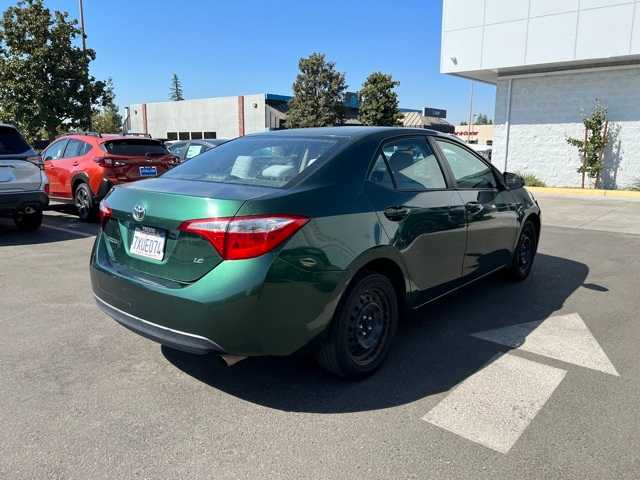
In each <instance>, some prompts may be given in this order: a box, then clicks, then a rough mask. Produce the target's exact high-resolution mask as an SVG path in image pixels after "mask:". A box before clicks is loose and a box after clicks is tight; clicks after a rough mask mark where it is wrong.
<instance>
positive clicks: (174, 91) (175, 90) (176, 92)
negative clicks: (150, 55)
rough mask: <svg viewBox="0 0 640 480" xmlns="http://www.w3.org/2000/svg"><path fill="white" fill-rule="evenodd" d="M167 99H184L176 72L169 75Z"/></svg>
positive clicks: (177, 100)
mask: <svg viewBox="0 0 640 480" xmlns="http://www.w3.org/2000/svg"><path fill="white" fill-rule="evenodd" d="M169 100H173V101H174V102H179V101H181V100H184V94H183V93H182V82H181V81H180V79H179V78H178V75H177V74H175V73H174V74H173V77H171V87H170V88H169Z"/></svg>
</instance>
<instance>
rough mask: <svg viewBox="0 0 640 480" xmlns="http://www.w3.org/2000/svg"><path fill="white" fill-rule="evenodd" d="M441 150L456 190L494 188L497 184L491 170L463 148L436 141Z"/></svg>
mask: <svg viewBox="0 0 640 480" xmlns="http://www.w3.org/2000/svg"><path fill="white" fill-rule="evenodd" d="M436 143H437V144H438V146H439V147H440V150H442V153H443V154H444V156H445V158H446V159H447V162H448V163H449V166H450V167H451V171H452V172H453V176H454V177H455V179H456V182H457V184H458V188H473V189H475V188H496V187H497V183H496V179H495V177H494V175H493V171H492V170H491V168H490V167H489V166H488V165H487V164H486V163H484V162H483V161H482V160H480V159H479V158H478V157H476V156H475V155H474V154H472V153H471V152H468V151H467V150H465V149H464V148H462V147H460V146H458V145H454V144H453V143H450V142H446V141H443V140H436Z"/></svg>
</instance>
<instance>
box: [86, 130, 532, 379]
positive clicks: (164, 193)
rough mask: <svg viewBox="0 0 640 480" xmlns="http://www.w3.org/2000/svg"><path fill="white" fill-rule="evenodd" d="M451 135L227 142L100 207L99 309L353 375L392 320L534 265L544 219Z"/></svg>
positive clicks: (184, 337) (516, 180)
mask: <svg viewBox="0 0 640 480" xmlns="http://www.w3.org/2000/svg"><path fill="white" fill-rule="evenodd" d="M523 185H524V184H523V181H522V178H520V177H518V176H517V175H514V174H510V173H505V174H501V173H500V172H499V171H497V170H496V169H495V168H494V167H492V166H491V164H489V163H488V162H487V161H486V160H485V159H483V158H482V157H480V156H479V155H477V154H476V153H475V152H473V150H471V149H469V148H468V147H466V146H465V145H464V144H462V143H461V142H459V141H458V140H456V139H455V138H454V137H452V136H449V135H445V134H439V133H437V132H434V131H428V130H411V129H397V128H375V127H341V128H322V129H300V130H285V131H278V132H269V133H264V134H258V135H250V136H246V137H242V138H240V139H236V140H232V141H230V142H228V143H225V144H223V145H221V146H219V147H217V148H215V149H213V150H210V151H208V152H206V153H204V154H202V155H199V156H198V157H196V158H194V159H192V160H190V161H188V162H186V163H184V164H182V165H179V166H178V167H176V168H175V169H173V170H171V171H169V172H167V173H166V174H165V175H163V176H162V177H161V178H158V179H154V180H148V181H144V182H140V183H136V184H131V185H126V186H120V187H117V188H115V189H114V190H113V191H112V192H111V193H110V194H109V195H108V196H107V197H106V198H105V199H104V200H103V202H102V203H101V207H100V213H101V218H102V220H101V231H100V233H99V234H98V236H97V238H96V242H95V246H94V250H93V255H92V258H91V281H92V286H93V291H94V293H95V297H96V300H97V303H98V305H99V306H100V308H102V310H104V311H105V312H106V313H107V314H109V315H111V316H112V317H113V318H114V319H115V320H117V321H118V322H120V323H121V324H122V325H124V326H125V327H127V328H129V329H131V330H133V331H134V332H137V333H139V334H141V335H143V336H145V337H148V338H151V339H153V340H156V341H158V342H160V343H162V344H164V345H167V346H169V347H172V348H176V349H180V350H184V351H187V352H193V353H208V352H217V353H227V354H234V355H239V356H249V355H288V354H291V353H293V352H295V351H297V350H298V349H301V348H302V347H305V346H306V347H308V348H315V349H316V352H317V357H318V359H319V361H320V363H321V364H322V365H323V366H324V367H325V368H326V369H328V370H329V371H331V372H333V373H335V374H337V375H339V376H343V377H348V378H361V377H364V376H367V375H369V374H371V373H372V372H374V371H375V370H376V369H377V368H378V367H380V365H381V364H382V362H383V360H384V359H385V357H386V355H387V353H388V351H389V348H390V345H391V340H392V339H393V336H394V334H395V332H396V327H397V325H398V321H399V318H400V316H401V312H403V311H404V310H405V308H417V307H419V306H421V305H424V304H425V303H427V302H430V301H432V300H434V299H437V298H439V297H441V296H443V295H444V294H446V293H449V292H452V291H453V290H456V289H458V288H460V287H461V286H464V285H466V284H468V283H470V282H472V281H474V280H478V279H480V278H482V277H484V276H486V275H489V274H491V273H493V272H496V271H498V270H503V269H504V270H506V271H507V272H508V273H509V275H510V276H511V277H512V278H514V279H516V280H523V279H524V278H526V277H527V276H528V275H529V272H530V271H531V268H532V264H533V261H534V257H535V254H536V248H537V244H538V237H539V233H540V209H539V207H538V205H537V203H536V201H535V199H534V198H533V197H532V196H530V195H529V193H528V192H527V191H526V190H525V189H524V188H523Z"/></svg>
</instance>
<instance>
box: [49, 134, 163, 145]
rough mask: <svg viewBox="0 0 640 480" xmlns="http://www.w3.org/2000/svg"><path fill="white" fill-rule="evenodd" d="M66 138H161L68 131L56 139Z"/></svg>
mask: <svg viewBox="0 0 640 480" xmlns="http://www.w3.org/2000/svg"><path fill="white" fill-rule="evenodd" d="M65 138H75V139H82V140H87V139H90V140H93V141H95V142H97V143H105V142H110V141H113V140H131V139H138V140H141V139H143V140H151V141H154V142H160V140H156V139H154V138H149V137H143V136H140V135H120V134H117V133H103V134H101V135H99V134H94V133H80V132H78V133H67V134H64V135H60V136H59V137H57V138H56V140H62V139H65Z"/></svg>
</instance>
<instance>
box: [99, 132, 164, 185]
mask: <svg viewBox="0 0 640 480" xmlns="http://www.w3.org/2000/svg"><path fill="white" fill-rule="evenodd" d="M102 149H103V150H104V151H105V155H104V158H102V159H100V160H99V163H100V164H101V165H103V166H104V167H106V168H108V169H109V175H110V176H112V177H116V178H117V179H118V180H119V181H135V180H139V179H140V178H145V177H157V176H158V175H161V174H163V173H164V172H166V171H167V170H169V169H170V168H171V167H173V166H174V165H175V163H176V162H175V157H174V156H173V155H172V154H171V153H169V151H168V150H167V149H166V148H165V146H164V145H162V143H160V142H159V141H157V140H152V139H149V138H120V139H114V140H108V141H106V142H104V143H103V144H102Z"/></svg>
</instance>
